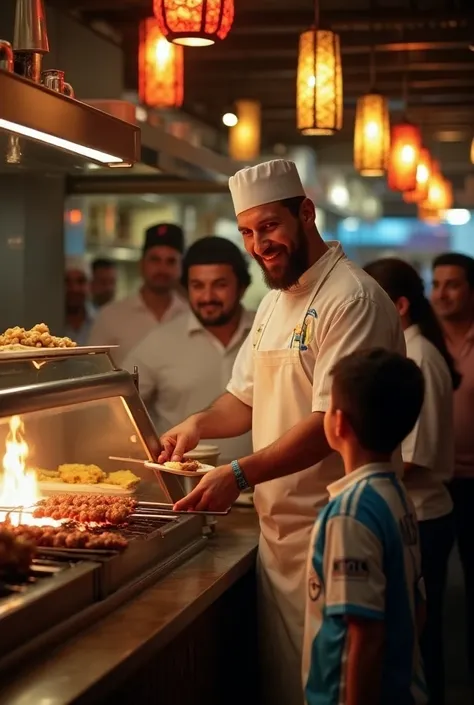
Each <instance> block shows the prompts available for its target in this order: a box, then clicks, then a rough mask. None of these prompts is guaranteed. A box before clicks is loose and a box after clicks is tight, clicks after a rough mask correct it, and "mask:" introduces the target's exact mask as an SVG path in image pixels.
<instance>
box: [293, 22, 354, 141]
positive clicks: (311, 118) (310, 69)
mask: <svg viewBox="0 0 474 705" xmlns="http://www.w3.org/2000/svg"><path fill="white" fill-rule="evenodd" d="M342 114H343V93H342V66H341V48H340V41H339V35H337V34H334V32H331V31H329V30H316V29H309V30H308V31H306V32H303V34H301V35H300V41H299V53H298V72H297V79H296V120H297V126H298V130H300V132H301V133H302V134H303V135H334V134H335V133H336V132H338V131H339V130H340V129H342Z"/></svg>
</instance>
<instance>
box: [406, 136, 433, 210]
mask: <svg viewBox="0 0 474 705" xmlns="http://www.w3.org/2000/svg"><path fill="white" fill-rule="evenodd" d="M431 170H432V166H431V156H430V153H429V152H428V150H427V149H425V148H423V149H422V150H421V151H420V158H419V160H418V166H417V168H416V188H415V189H414V190H413V191H405V193H404V194H403V200H404V201H405V203H420V202H421V201H425V200H426V198H427V197H428V183H429V180H430V176H431Z"/></svg>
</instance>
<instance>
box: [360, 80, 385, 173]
mask: <svg viewBox="0 0 474 705" xmlns="http://www.w3.org/2000/svg"><path fill="white" fill-rule="evenodd" d="M389 151H390V119H389V116H388V103H387V100H386V98H384V96H383V95H380V94H379V93H369V94H368V95H364V96H362V97H361V98H359V100H358V101H357V109H356V121H355V132H354V166H355V168H356V169H357V171H358V172H360V174H361V176H383V175H384V173H385V171H386V169H387V165H388V157H389Z"/></svg>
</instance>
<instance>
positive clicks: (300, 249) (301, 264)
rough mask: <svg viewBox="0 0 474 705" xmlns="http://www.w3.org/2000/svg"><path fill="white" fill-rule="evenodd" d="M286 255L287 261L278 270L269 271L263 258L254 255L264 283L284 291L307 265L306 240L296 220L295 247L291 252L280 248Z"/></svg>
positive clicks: (301, 273) (294, 282)
mask: <svg viewBox="0 0 474 705" xmlns="http://www.w3.org/2000/svg"><path fill="white" fill-rule="evenodd" d="M282 249H283V250H284V252H285V253H286V255H287V261H286V264H285V265H284V266H282V267H281V268H280V270H279V271H278V270H277V269H275V270H274V271H273V272H269V271H268V269H267V268H266V266H265V262H264V260H263V259H262V258H261V257H259V256H258V255H255V259H256V261H257V264H258V265H259V266H260V269H261V270H262V272H263V278H264V280H265V284H266V285H267V286H268V287H269V288H270V289H281V290H282V291H286V290H287V289H290V288H291V287H292V286H294V285H295V284H297V283H298V281H299V279H300V277H301V276H302V275H303V274H304V273H305V272H306V270H307V269H308V267H309V255H308V242H307V240H306V235H305V232H304V230H303V227H302V225H301V223H300V222H299V221H298V230H297V232H296V248H295V249H294V250H293V252H288V250H287V249H286V248H282Z"/></svg>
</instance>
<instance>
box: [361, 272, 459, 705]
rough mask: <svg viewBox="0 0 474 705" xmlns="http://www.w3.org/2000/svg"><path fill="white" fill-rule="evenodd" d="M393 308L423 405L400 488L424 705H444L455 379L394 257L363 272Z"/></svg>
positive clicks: (419, 297) (405, 450) (426, 307)
mask: <svg viewBox="0 0 474 705" xmlns="http://www.w3.org/2000/svg"><path fill="white" fill-rule="evenodd" d="M365 271H366V272H368V274H370V275H371V276H372V277H374V279H375V280H376V281H377V282H378V283H379V284H380V286H381V287H382V288H383V289H385V291H386V292H387V294H388V295H389V296H390V298H391V299H392V301H393V302H394V304H395V306H396V308H397V310H398V313H399V315H400V320H401V324H402V328H403V330H404V333H405V342H406V346H407V357H409V358H411V359H412V360H413V361H414V362H416V364H417V365H418V367H419V368H420V369H421V371H422V373H423V377H424V380H425V400H424V403H423V407H422V409H421V413H420V415H419V417H418V420H417V422H416V424H415V426H414V428H413V430H412V431H411V433H410V434H409V435H408V436H407V437H406V438H405V440H404V441H403V443H402V455H403V461H404V465H405V474H404V482H405V486H406V488H407V490H408V494H409V495H410V498H411V500H412V501H413V503H414V505H415V508H416V516H417V519H418V522H419V530H420V541H421V560H422V569H423V576H424V579H425V585H426V600H427V613H426V625H425V629H424V631H423V635H422V639H421V649H422V655H423V663H424V668H425V674H426V682H427V686H428V691H429V693H430V700H429V702H430V705H444V702H445V695H444V693H445V681H444V649H443V608H444V598H445V591H446V581H447V575H448V562H449V556H450V553H451V550H452V548H453V544H454V524H453V511H452V510H453V503H452V501H451V497H450V494H449V491H448V489H447V487H446V484H445V483H447V482H449V481H450V480H451V478H452V475H453V470H454V436H453V389H457V388H458V387H459V384H460V382H461V377H460V375H459V373H458V372H457V371H456V369H455V367H454V361H453V358H452V357H451V355H450V353H449V352H448V349H447V347H446V343H445V342H444V338H443V332H442V330H441V327H440V325H439V323H438V321H437V320H436V316H435V314H434V312H433V310H432V308H431V305H430V303H429V301H428V299H427V298H426V297H425V294H424V286H423V281H422V279H421V278H420V276H419V275H418V274H417V272H416V271H415V269H414V268H413V267H412V266H411V265H410V264H408V263H407V262H404V261H403V260H400V259H395V258H387V259H380V260H377V261H375V262H372V263H370V264H368V265H367V266H366V267H365Z"/></svg>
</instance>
